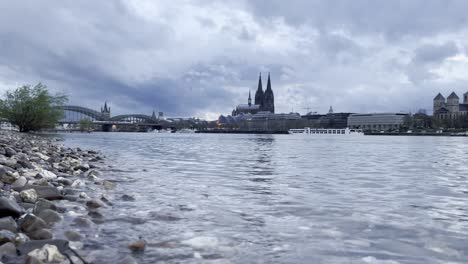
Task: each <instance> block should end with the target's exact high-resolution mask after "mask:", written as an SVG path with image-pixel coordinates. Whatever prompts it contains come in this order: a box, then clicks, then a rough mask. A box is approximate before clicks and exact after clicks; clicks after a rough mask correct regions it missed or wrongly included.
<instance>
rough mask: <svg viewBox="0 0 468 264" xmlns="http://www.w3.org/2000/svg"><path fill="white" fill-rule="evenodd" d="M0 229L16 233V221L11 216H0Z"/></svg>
mask: <svg viewBox="0 0 468 264" xmlns="http://www.w3.org/2000/svg"><path fill="white" fill-rule="evenodd" d="M0 230H8V231H11V232H14V233H16V232H17V230H18V225H17V224H16V221H15V220H14V219H13V217H11V216H8V217H2V218H0Z"/></svg>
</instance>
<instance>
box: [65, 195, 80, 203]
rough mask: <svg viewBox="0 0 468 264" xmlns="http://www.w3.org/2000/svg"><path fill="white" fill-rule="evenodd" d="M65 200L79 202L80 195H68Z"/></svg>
mask: <svg viewBox="0 0 468 264" xmlns="http://www.w3.org/2000/svg"><path fill="white" fill-rule="evenodd" d="M63 199H65V200H67V201H71V202H75V201H77V200H78V195H71V194H67V195H65V196H64V197H63Z"/></svg>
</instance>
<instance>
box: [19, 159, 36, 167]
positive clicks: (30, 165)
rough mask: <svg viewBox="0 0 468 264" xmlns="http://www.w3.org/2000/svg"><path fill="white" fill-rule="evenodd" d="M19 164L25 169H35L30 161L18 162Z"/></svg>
mask: <svg viewBox="0 0 468 264" xmlns="http://www.w3.org/2000/svg"><path fill="white" fill-rule="evenodd" d="M17 163H18V164H20V165H21V166H22V167H23V168H28V169H34V166H33V164H32V163H31V162H30V161H29V160H18V161H17Z"/></svg>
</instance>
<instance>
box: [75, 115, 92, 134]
mask: <svg viewBox="0 0 468 264" xmlns="http://www.w3.org/2000/svg"><path fill="white" fill-rule="evenodd" d="M78 124H79V126H80V130H81V131H90V130H91V129H92V127H93V121H91V119H89V118H82V119H80V121H79V123H78Z"/></svg>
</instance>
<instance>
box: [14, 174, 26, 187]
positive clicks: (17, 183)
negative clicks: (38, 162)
mask: <svg viewBox="0 0 468 264" xmlns="http://www.w3.org/2000/svg"><path fill="white" fill-rule="evenodd" d="M27 182H28V180H27V179H26V177H24V176H21V177H19V178H18V179H17V180H16V181H15V182H13V183H12V184H11V188H12V189H14V190H16V189H18V188H22V187H24V185H26V183H27Z"/></svg>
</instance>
